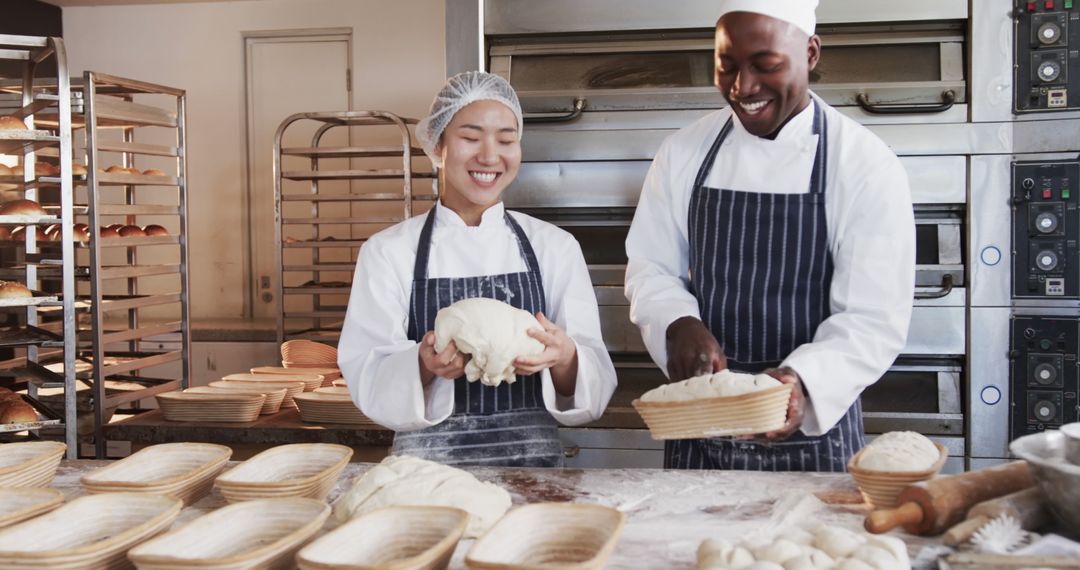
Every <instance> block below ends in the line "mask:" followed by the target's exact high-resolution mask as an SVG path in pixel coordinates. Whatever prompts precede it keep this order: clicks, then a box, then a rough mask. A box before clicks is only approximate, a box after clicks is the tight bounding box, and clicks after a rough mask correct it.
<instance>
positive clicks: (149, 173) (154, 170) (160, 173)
mask: <svg viewBox="0 0 1080 570" xmlns="http://www.w3.org/2000/svg"><path fill="white" fill-rule="evenodd" d="M142 174H143V176H168V174H165V171H163V170H159V169H157V168H147V169H146V170H144V171H142Z"/></svg>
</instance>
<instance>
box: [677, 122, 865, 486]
mask: <svg viewBox="0 0 1080 570" xmlns="http://www.w3.org/2000/svg"><path fill="white" fill-rule="evenodd" d="M813 104H814V123H813V132H814V134H816V135H818V144H817V153H816V155H815V157H814V168H813V172H812V173H811V175H810V190H809V192H808V193H805V194H779V193H778V194H772V193H757V192H739V191H735V190H729V189H721V188H710V187H707V186H705V180H706V179H707V178H708V175H709V172H710V171H711V170H712V166H713V162H715V160H716V155H717V153H718V152H719V151H720V146H721V145H722V144H723V142H724V139H725V138H727V136H728V134H729V133H730V132H731V129H732V119H730V118H729V119H728V121H727V123H725V124H724V127H723V128H722V129H721V130H720V134H719V135H718V136H717V137H716V140H715V142H713V145H712V147H711V148H710V149H709V152H708V154H707V155H706V157H705V160H704V162H703V163H702V164H701V167H700V168H699V169H698V173H697V178H696V180H695V181H694V188H693V194H692V195H691V198H690V209H689V234H690V235H689V238H690V283H691V288H692V289H693V292H694V295H695V296H696V297H697V300H698V308H699V309H700V311H701V318H702V321H703V322H704V323H705V326H706V327H708V329H709V330H710V331H712V333H713V335H714V336H716V339H717V341H719V342H720V345H721V346H722V347H723V348H724V353H725V354H726V355H727V359H728V368H729V369H731V370H735V371H740V372H760V371H762V370H765V369H766V368H770V367H775V366H778V365H779V364H780V362H781V361H782V360H783V359H784V358H786V357H787V355H789V354H791V352H792V351H793V350H795V349H796V348H797V347H799V346H800V345H802V344H805V343H808V342H810V341H812V340H813V338H814V332H815V331H816V330H817V327H818V325H819V324H821V322H822V321H824V320H825V319H826V318H828V316H829V313H830V309H829V287H830V285H831V283H832V272H833V265H832V256H831V254H830V253H829V240H828V231H827V228H826V217H825V188H826V176H825V175H826V173H825V169H826V165H827V164H828V142H827V133H828V129H827V124H826V120H825V113H824V111H823V110H822V109H821V107H820V105H819V103H817V102H816V101H814V102H813ZM863 444H864V441H863V421H862V406H861V404H860V403H859V402H858V401H856V402H855V404H854V405H852V406H851V408H850V409H848V411H847V413H846V414H844V416H843V418H841V419H840V421H839V422H838V423H837V425H836V426H835V427H833V428H832V429H831V430H829V431H828V432H827V433H826V434H825V435H822V436H819V437H808V436H806V435H803V434H802V432H796V433H795V434H794V435H792V436H791V437H790V438H788V439H787V440H785V441H780V442H775V443H770V444H760V443H755V442H747V441H737V440H731V439H719V438H718V439H695V440H678V441H668V442H666V443H665V445H664V465H665V466H666V467H668V468H678V469H740V470H753V471H835V472H842V471H844V470H845V469H846V465H847V461H848V459H849V458H850V457H851V456H852V455H854V454H855V452H856V451H858V450H859V449H860V448H861V447H862V446H863Z"/></svg>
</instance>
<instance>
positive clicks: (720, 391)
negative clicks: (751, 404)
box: [641, 370, 780, 402]
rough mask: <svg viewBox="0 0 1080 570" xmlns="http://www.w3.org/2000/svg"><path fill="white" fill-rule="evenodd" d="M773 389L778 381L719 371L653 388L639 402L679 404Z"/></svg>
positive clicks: (770, 377) (758, 375) (766, 376)
mask: <svg viewBox="0 0 1080 570" xmlns="http://www.w3.org/2000/svg"><path fill="white" fill-rule="evenodd" d="M776 386H780V381H779V380H777V379H776V378H773V377H772V376H769V375H768V374H741V373H738V372H732V371H730V370H721V371H720V372H717V373H715V374H703V375H701V376H695V377H693V378H687V379H686V380H683V381H681V382H673V383H671V384H665V385H663V386H659V387H657V388H653V389H652V390H649V391H648V392H645V394H644V395H642V396H641V400H642V401H643V402H681V401H687V400H700V399H703V398H719V397H729V396H739V395H741V394H747V393H749V392H757V391H759V390H765V389H768V388H775V387H776Z"/></svg>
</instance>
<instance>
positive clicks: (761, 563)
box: [746, 560, 784, 570]
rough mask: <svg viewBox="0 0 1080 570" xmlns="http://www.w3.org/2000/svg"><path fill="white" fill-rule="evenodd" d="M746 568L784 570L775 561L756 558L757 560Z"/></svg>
mask: <svg viewBox="0 0 1080 570" xmlns="http://www.w3.org/2000/svg"><path fill="white" fill-rule="evenodd" d="M746 570H784V567H783V566H781V565H779V564H777V563H776V562H770V561H768V560H758V561H757V562H755V563H753V564H751V565H749V566H747V567H746Z"/></svg>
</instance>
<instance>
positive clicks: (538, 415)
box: [393, 208, 563, 467]
mask: <svg viewBox="0 0 1080 570" xmlns="http://www.w3.org/2000/svg"><path fill="white" fill-rule="evenodd" d="M505 220H506V224H507V225H508V226H510V228H511V229H512V230H513V232H514V235H515V236H516V237H517V242H518V249H519V250H520V252H521V257H522V258H523V259H524V260H525V264H526V266H527V270H526V271H523V272H520V273H506V274H502V275H483V276H478V277H460V278H439V279H428V277H427V269H428V257H429V255H430V253H431V234H432V229H433V228H434V226H435V209H434V208H432V210H431V212H430V213H429V214H428V216H427V220H425V222H424V227H423V229H422V230H421V232H420V242H419V244H418V246H417V250H416V265H415V266H414V268H413V284H412V297H411V299H410V301H409V306H410V308H409V330H408V335H409V339H411V340H414V341H417V342H419V341H420V339H422V338H423V337H424V334H426V333H427V331H430V330H433V329H434V328H435V314H436V313H438V312H439V309H442V308H443V307H447V306H449V305H451V304H453V303H454V302H456V301H460V300H462V299H471V298H474V297H486V298H489V299H497V300H499V301H503V302H506V303H509V304H510V305H513V306H514V307H517V308H519V309H523V310H526V311H529V312H530V313H533V314H536V313H537V312H540V311H545V310H546V306H547V304H546V303H545V300H544V284H543V281H542V280H541V277H540V264H539V262H538V261H537V259H536V254H535V252H534V251H533V248H532V245H531V244H530V243H529V238H528V237H527V236H526V235H525V231H524V230H522V229H521V226H520V225H518V223H517V222H516V221H514V219H513V218H512V217H511V216H510V213H509V212H506V215H505ZM437 381H441V380H437ZM541 388H542V384H541V380H540V374H532V375H529V376H518V377H517V381H516V382H514V383H513V384H507V383H502V384H500V385H498V386H485V385H484V384H483V383H481V382H469V381H467V380H466V379H465V377H464V376H462V377H460V378H457V379H455V380H454V413H453V414H452V415H451V416H450V417H449V418H447V419H446V420H445V421H443V422H441V423H439V424H438V425H434V426H431V427H428V428H424V429H421V430H417V431H410V432H398V433H397V434H395V436H394V447H393V453H394V454H395V455H413V456H416V457H422V458H424V459H429V460H431V461H437V462H439V463H444V464H448V465H496V466H507V467H562V465H563V451H562V444H561V443H560V442H559V432H558V428H557V423H556V422H555V418H553V417H551V414H550V413H548V411H547V408H546V407H545V406H544V397H543V393H542V391H541Z"/></svg>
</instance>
